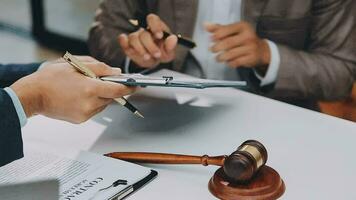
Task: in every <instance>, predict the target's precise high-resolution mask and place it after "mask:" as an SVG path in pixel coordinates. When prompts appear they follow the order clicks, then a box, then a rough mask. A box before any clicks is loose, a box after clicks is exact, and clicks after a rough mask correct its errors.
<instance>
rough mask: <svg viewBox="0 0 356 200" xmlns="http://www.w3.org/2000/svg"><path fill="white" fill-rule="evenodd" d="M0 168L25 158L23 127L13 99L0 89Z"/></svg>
mask: <svg viewBox="0 0 356 200" xmlns="http://www.w3.org/2000/svg"><path fill="white" fill-rule="evenodd" d="M0 115H1V117H0V167H1V166H3V165H6V164H8V163H10V162H12V161H14V160H16V159H20V158H22V157H23V147H22V137H21V126H20V122H19V117H18V115H17V112H16V109H15V106H14V104H13V102H12V99H11V97H10V96H9V95H8V93H7V92H6V91H5V90H4V89H0Z"/></svg>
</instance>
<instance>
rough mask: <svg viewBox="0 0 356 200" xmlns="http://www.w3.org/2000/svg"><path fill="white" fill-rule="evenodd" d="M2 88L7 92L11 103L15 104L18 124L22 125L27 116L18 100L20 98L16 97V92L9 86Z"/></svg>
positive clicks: (25, 121)
mask: <svg viewBox="0 0 356 200" xmlns="http://www.w3.org/2000/svg"><path fill="white" fill-rule="evenodd" d="M4 90H5V91H6V92H7V94H9V96H10V98H11V100H12V103H13V104H14V106H15V110H16V113H17V116H18V117H19V121H20V125H21V127H24V126H25V125H26V123H27V116H26V113H25V111H24V109H23V107H22V104H21V102H20V99H19V98H18V97H17V95H16V93H15V92H14V91H13V90H12V89H11V88H9V87H6V88H4Z"/></svg>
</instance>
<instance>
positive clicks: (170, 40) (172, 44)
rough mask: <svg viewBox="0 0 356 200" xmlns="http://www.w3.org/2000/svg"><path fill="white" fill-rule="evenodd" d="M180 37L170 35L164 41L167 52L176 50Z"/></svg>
mask: <svg viewBox="0 0 356 200" xmlns="http://www.w3.org/2000/svg"><path fill="white" fill-rule="evenodd" d="M177 42H178V38H177V36H175V35H170V36H169V37H167V38H166V40H165V41H164V49H165V51H166V52H170V51H172V50H174V49H175V48H176V46H177Z"/></svg>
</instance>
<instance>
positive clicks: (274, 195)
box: [209, 166, 285, 200]
mask: <svg viewBox="0 0 356 200" xmlns="http://www.w3.org/2000/svg"><path fill="white" fill-rule="evenodd" d="M209 190H210V192H211V193H212V194H213V195H214V196H215V197H217V198H219V199H223V200H247V199H248V200H274V199H278V198H279V197H281V196H282V195H283V193H284V191H285V185H284V182H283V180H282V179H281V177H280V176H279V174H278V173H277V172H276V171H275V170H274V169H272V168H271V167H268V166H263V167H261V169H260V170H259V171H258V172H257V174H256V175H255V176H254V177H253V178H252V179H251V180H250V181H249V182H246V183H240V184H234V183H229V182H228V180H227V178H226V176H225V174H224V171H223V169H222V168H220V169H218V170H217V171H216V172H215V174H214V176H213V177H212V178H211V179H210V181H209Z"/></svg>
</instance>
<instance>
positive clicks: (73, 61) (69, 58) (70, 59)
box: [63, 52, 144, 118]
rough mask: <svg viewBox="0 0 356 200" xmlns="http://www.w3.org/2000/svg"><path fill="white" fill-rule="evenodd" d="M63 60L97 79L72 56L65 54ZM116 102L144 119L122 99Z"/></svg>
mask: <svg viewBox="0 0 356 200" xmlns="http://www.w3.org/2000/svg"><path fill="white" fill-rule="evenodd" d="M63 59H64V60H65V61H67V62H68V63H69V64H70V65H71V66H73V67H74V68H75V69H76V70H77V71H78V72H80V73H82V74H84V75H85V76H88V77H90V78H95V79H99V78H98V77H97V76H96V74H95V73H94V72H92V71H91V70H90V69H89V68H87V67H86V66H85V65H84V64H82V63H81V62H80V61H79V60H78V59H76V58H75V57H74V56H72V54H70V53H69V52H66V53H65V54H64V56H63ZM114 100H115V101H116V102H118V103H119V104H121V105H122V106H124V107H126V108H127V109H129V110H130V111H131V112H132V113H133V114H134V115H136V116H138V117H141V118H144V117H143V115H142V114H141V113H140V112H139V111H138V110H137V109H136V108H135V107H134V106H133V105H132V104H130V102H128V101H127V100H126V99H125V98H124V97H121V98H116V99H114Z"/></svg>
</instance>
